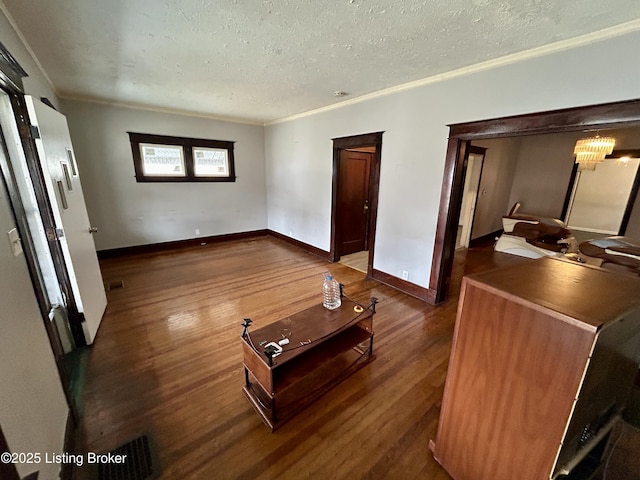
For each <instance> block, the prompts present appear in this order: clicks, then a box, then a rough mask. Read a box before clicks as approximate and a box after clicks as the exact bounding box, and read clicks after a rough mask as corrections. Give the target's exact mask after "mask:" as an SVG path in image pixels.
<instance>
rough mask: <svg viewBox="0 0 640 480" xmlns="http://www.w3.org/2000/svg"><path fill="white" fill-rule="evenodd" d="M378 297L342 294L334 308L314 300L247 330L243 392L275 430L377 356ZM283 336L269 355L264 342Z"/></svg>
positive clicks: (245, 335)
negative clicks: (363, 299) (358, 299)
mask: <svg viewBox="0 0 640 480" xmlns="http://www.w3.org/2000/svg"><path fill="white" fill-rule="evenodd" d="M376 302H377V300H376V299H375V298H372V299H371V304H370V305H369V306H366V305H359V304H357V303H354V302H353V301H351V300H349V299H347V298H346V297H343V298H342V305H341V306H340V307H339V308H338V309H336V310H327V309H326V308H324V307H323V306H322V305H316V306H314V307H311V308H309V309H307V310H304V311H302V312H299V313H296V314H295V315H292V316H290V317H287V318H284V319H282V320H279V321H277V322H274V323H272V324H269V325H266V326H264V327H262V328H260V329H258V330H255V331H251V332H249V331H246V332H245V333H243V335H242V340H243V341H242V349H243V363H244V370H245V386H244V387H243V388H242V392H243V393H244V395H245V396H246V397H247V399H248V400H249V402H250V403H251V405H252V406H253V408H254V409H255V410H256V412H257V413H258V415H260V417H261V418H262V420H263V421H264V422H265V423H266V424H267V425H268V426H269V427H270V428H271V430H272V431H273V430H275V429H276V428H277V427H279V426H280V425H281V424H282V423H283V422H284V421H286V420H287V419H288V418H290V417H291V416H292V415H294V414H295V413H297V412H298V411H300V410H301V409H302V408H304V407H305V406H306V405H308V404H309V403H311V402H313V401H314V400H316V399H317V398H319V397H320V396H321V395H322V394H323V393H325V392H326V391H328V390H329V389H330V388H332V387H333V386H335V385H336V384H337V383H338V382H340V381H342V380H344V379H345V378H346V377H348V376H349V375H351V374H352V373H354V372H355V371H356V370H357V369H359V368H360V367H362V366H364V365H365V364H366V363H368V362H369V361H370V360H371V359H372V358H373V316H374V315H375V313H376V311H375V307H376ZM285 338H286V340H287V341H286V343H284V344H283V345H282V352H281V353H279V354H278V355H277V356H273V357H271V358H270V356H269V355H268V354H266V353H265V346H267V345H268V344H269V343H270V342H278V341H279V340H282V339H285Z"/></svg>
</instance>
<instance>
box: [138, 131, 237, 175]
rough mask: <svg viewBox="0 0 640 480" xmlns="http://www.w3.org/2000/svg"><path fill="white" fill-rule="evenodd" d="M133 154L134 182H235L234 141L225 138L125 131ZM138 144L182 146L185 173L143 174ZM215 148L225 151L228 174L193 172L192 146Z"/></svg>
mask: <svg viewBox="0 0 640 480" xmlns="http://www.w3.org/2000/svg"><path fill="white" fill-rule="evenodd" d="M127 133H128V134H129V142H130V143H131V153H132V154H133V167H134V170H135V177H136V182H139V183H141V182H145V183H146V182H235V181H236V170H235V161H234V154H233V147H234V143H235V142H231V141H225V140H208V139H203V138H189V137H174V136H171V135H154V134H148V133H136V132H127ZM140 144H154V145H168V146H176V147H181V148H182V155H183V158H184V166H185V174H184V176H177V175H162V176H160V175H145V173H144V169H143V165H142V163H143V161H142V153H141V149H140ZM201 147H202V148H216V149H223V150H226V151H227V159H228V161H229V174H228V175H226V176H219V175H218V176H203V175H196V174H195V162H194V158H193V149H194V148H201Z"/></svg>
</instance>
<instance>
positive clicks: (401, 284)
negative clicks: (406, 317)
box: [371, 268, 436, 305]
mask: <svg viewBox="0 0 640 480" xmlns="http://www.w3.org/2000/svg"><path fill="white" fill-rule="evenodd" d="M371 278H373V279H374V280H377V281H378V282H380V283H384V284H385V285H389V286H390V287H393V288H395V289H396V290H400V291H401V292H403V293H406V294H407V295H411V296H412V297H416V298H419V299H420V300H423V301H425V302H427V303H429V304H431V305H435V303H436V291H435V290H432V289H430V288H424V287H421V286H419V285H416V284H415V283H411V282H408V281H406V280H402V279H401V278H398V277H394V276H393V275H389V274H388V273H385V272H381V271H380V270H376V269H375V268H374V269H373V271H372V272H371Z"/></svg>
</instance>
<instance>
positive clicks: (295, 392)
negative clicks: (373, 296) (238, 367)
mask: <svg viewBox="0 0 640 480" xmlns="http://www.w3.org/2000/svg"><path fill="white" fill-rule="evenodd" d="M367 343H369V341H368V342H367ZM372 344H373V336H372V337H371V338H370V345H371V346H372ZM374 358H375V356H374V355H373V352H372V350H371V348H369V347H368V348H367V349H366V350H361V349H360V348H358V347H354V348H352V349H350V350H349V351H348V352H342V353H341V354H340V355H339V356H337V357H335V358H333V359H332V360H331V361H329V362H327V363H324V364H322V365H320V366H319V367H318V368H316V369H314V370H312V371H310V372H309V373H308V374H307V375H306V376H304V377H302V378H300V379H299V380H298V381H296V382H295V383H293V384H291V385H290V386H287V388H285V389H283V390H281V391H278V392H276V393H275V394H273V395H271V394H269V393H267V392H266V391H265V389H264V388H263V387H262V385H261V384H260V383H259V382H258V381H257V379H256V378H255V377H254V376H253V374H252V373H251V372H250V371H249V370H248V369H247V368H246V366H245V377H246V382H245V383H246V384H245V386H244V387H242V393H243V394H244V395H245V397H247V400H249V402H250V403H251V406H252V407H253V408H254V410H255V411H256V413H257V414H258V415H259V416H260V418H261V419H262V421H263V422H264V423H265V424H266V425H267V426H268V427H269V428H270V429H271V431H272V432H273V431H275V430H276V429H277V428H278V427H280V426H281V425H282V424H283V423H285V422H286V421H287V420H289V419H290V418H291V417H293V416H294V415H296V414H297V413H299V412H300V411H301V410H303V409H305V408H306V407H308V406H309V405H310V404H312V403H313V402H315V401H316V400H318V399H319V398H320V397H322V395H324V394H325V393H327V392H328V391H330V390H331V389H333V388H334V387H335V386H337V385H338V384H339V383H341V382H342V381H343V380H345V379H347V378H348V377H350V376H351V375H353V374H354V373H355V372H356V371H358V370H359V369H360V368H362V367H364V366H365V365H367V364H368V363H369V362H370V361H371V360H373V359H374Z"/></svg>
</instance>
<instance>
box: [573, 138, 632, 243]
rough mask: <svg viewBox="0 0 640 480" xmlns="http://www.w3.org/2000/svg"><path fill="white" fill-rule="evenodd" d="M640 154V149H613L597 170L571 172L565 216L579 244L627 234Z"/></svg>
mask: <svg viewBox="0 0 640 480" xmlns="http://www.w3.org/2000/svg"><path fill="white" fill-rule="evenodd" d="M639 157H640V150H614V151H613V153H612V154H611V155H608V156H607V158H606V159H605V160H604V161H603V162H602V163H599V164H598V165H597V167H596V169H595V170H593V171H589V170H585V171H577V172H576V174H575V175H573V176H572V178H571V183H570V184H569V188H568V191H567V198H568V199H569V200H568V202H567V203H568V205H567V208H566V213H565V215H564V217H563V220H564V222H565V223H566V224H567V227H568V228H569V229H570V230H571V232H572V233H573V236H574V237H575V238H576V241H577V243H578V244H579V243H581V242H582V241H584V240H589V239H592V238H599V237H607V236H611V235H624V234H625V232H626V229H627V224H628V223H629V218H630V216H631V211H632V210H633V206H634V204H635V201H636V196H637V194H638V185H639V184H640V169H639V168H638V167H639V165H640V158H639ZM576 170H577V169H576Z"/></svg>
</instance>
